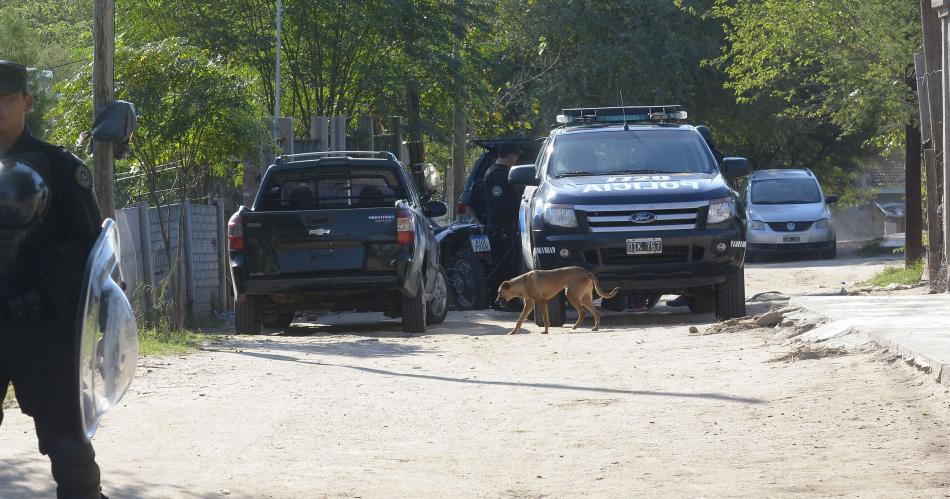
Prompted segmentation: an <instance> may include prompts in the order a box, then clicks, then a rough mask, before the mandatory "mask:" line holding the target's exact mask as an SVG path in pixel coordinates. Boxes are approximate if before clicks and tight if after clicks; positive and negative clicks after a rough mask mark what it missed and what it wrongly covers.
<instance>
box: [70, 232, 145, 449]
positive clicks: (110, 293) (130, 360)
mask: <svg viewBox="0 0 950 499" xmlns="http://www.w3.org/2000/svg"><path fill="white" fill-rule="evenodd" d="M120 255H121V252H120V251H119V231H118V225H117V224H116V223H115V221H114V220H112V219H106V221H105V222H104V223H103V224H102V232H100V233H99V238H98V239H97V240H96V244H95V245H94V246H93V248H92V251H91V252H90V253H89V258H88V259H87V261H86V271H85V277H84V278H83V292H82V299H81V300H80V302H79V303H80V305H79V306H80V309H79V312H80V317H79V333H78V338H79V348H78V349H77V351H78V355H79V409H80V412H79V413H80V417H81V418H82V421H81V423H82V428H83V431H84V433H85V434H86V438H89V439H92V437H93V436H94V435H95V434H96V429H97V428H98V427H99V421H100V420H101V419H102V416H103V415H104V414H105V413H106V412H108V411H109V409H111V408H112V407H114V406H115V405H116V404H117V403H118V402H119V400H121V399H122V396H123V395H125V392H126V390H128V388H129V385H130V384H132V378H133V377H134V376H135V366H136V363H137V361H138V353H139V340H138V328H137V326H136V324H135V314H134V313H133V311H132V305H131V304H130V303H129V300H128V298H126V296H125V293H124V292H123V291H122V287H121V286H120V285H119V284H118V282H116V278H117V277H118V274H119V260H120V258H121V257H120ZM119 279H120V280H121V277H119Z"/></svg>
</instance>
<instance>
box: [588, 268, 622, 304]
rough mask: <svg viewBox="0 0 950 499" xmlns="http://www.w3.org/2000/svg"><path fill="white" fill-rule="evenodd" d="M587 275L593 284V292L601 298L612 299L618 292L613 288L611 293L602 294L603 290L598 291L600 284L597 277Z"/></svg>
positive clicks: (591, 274)
mask: <svg viewBox="0 0 950 499" xmlns="http://www.w3.org/2000/svg"><path fill="white" fill-rule="evenodd" d="M588 274H590V280H591V281H593V282H594V290H596V291H597V294H599V295H600V297H601V298H613V297H614V296H617V293H618V292H619V291H620V288H619V287H617V288H614V289H613V291H611V292H609V293H604V290H603V289H600V282H598V281H597V276H595V275H594V274H593V273H590V272H588Z"/></svg>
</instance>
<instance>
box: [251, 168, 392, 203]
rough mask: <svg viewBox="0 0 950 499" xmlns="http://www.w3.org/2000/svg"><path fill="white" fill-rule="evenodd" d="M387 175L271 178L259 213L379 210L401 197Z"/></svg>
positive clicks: (323, 175) (315, 174)
mask: <svg viewBox="0 0 950 499" xmlns="http://www.w3.org/2000/svg"><path fill="white" fill-rule="evenodd" d="M392 180H393V179H392V178H391V177H389V176H388V175H374V174H372V173H369V172H367V173H366V174H344V173H328V174H318V173H309V174H305V175H297V174H295V175H292V176H291V175H288V176H285V177H284V178H280V177H277V178H274V179H273V181H271V182H270V186H269V187H268V188H267V189H266V190H265V191H264V192H262V198H261V209H262V210H315V209H333V208H348V207H353V208H380V207H388V206H393V205H394V204H395V202H396V201H397V200H398V199H401V198H402V197H403V193H402V189H401V188H400V186H399V185H398V183H393V182H392Z"/></svg>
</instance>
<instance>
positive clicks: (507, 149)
mask: <svg viewBox="0 0 950 499" xmlns="http://www.w3.org/2000/svg"><path fill="white" fill-rule="evenodd" d="M509 154H518V155H520V154H521V147H519V146H518V144H516V143H514V142H502V143H501V145H500V146H498V155H499V156H502V157H504V156H507V155H509Z"/></svg>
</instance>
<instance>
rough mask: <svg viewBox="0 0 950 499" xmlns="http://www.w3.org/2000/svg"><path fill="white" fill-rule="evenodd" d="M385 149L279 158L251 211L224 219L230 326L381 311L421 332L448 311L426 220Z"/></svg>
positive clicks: (428, 206) (437, 210)
mask: <svg viewBox="0 0 950 499" xmlns="http://www.w3.org/2000/svg"><path fill="white" fill-rule="evenodd" d="M445 212H446V206H445V204H444V203H441V202H436V201H433V202H428V203H423V202H422V200H421V199H420V196H419V192H418V190H417V189H416V187H415V185H414V184H413V182H412V180H411V178H410V176H409V174H408V173H407V171H406V169H405V167H404V166H403V165H402V164H401V163H400V162H399V161H398V160H396V158H395V156H393V155H392V154H390V153H388V152H362V151H360V152H350V151H335V152H327V153H311V154H299V155H291V156H282V157H280V158H277V160H276V161H275V163H274V165H272V166H270V167H269V168H268V169H267V172H266V173H265V174H264V177H263V179H262V180H261V186H260V189H259V190H258V192H257V197H256V199H255V200H254V204H253V206H251V207H250V208H247V207H244V206H242V207H241V208H240V209H239V210H238V211H237V213H235V214H234V215H233V216H232V217H231V220H230V222H229V223H228V250H229V254H230V264H231V276H232V278H233V283H234V293H235V296H236V297H237V298H236V303H235V330H236V332H237V333H238V334H257V333H259V332H260V330H261V326H262V325H263V326H266V327H275V328H280V327H287V326H288V325H290V323H291V322H292V321H293V318H294V314H295V312H297V311H301V310H313V309H316V310H328V311H367V312H383V313H385V314H386V316H387V317H401V318H402V328H403V330H404V331H405V332H407V333H410V334H422V333H424V332H425V330H426V325H427V324H438V323H441V322H442V321H443V320H444V319H445V315H446V313H447V311H448V288H447V286H448V285H447V282H448V281H447V279H446V275H445V271H444V270H443V269H442V266H441V265H440V264H439V245H438V243H437V242H436V240H435V237H434V235H433V230H432V224H431V222H430V221H429V218H430V217H439V216H442V215H444V214H445Z"/></svg>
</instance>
